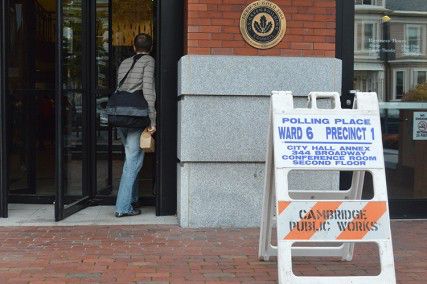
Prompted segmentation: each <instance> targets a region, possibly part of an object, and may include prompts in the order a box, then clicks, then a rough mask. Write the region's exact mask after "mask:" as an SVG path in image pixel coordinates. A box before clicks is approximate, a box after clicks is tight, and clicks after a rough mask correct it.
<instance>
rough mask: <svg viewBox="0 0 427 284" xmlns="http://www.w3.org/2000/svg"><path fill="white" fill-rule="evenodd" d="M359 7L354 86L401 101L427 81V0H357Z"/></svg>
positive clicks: (356, 23)
mask: <svg viewBox="0 0 427 284" xmlns="http://www.w3.org/2000/svg"><path fill="white" fill-rule="evenodd" d="M355 7H356V15H355V25H354V34H355V42H354V54H355V64H354V70H355V72H354V88H355V89H357V90H361V91H372V92H377V93H378V95H379V98H380V100H381V101H396V100H401V99H402V97H403V95H404V94H405V93H407V92H408V91H409V90H411V89H413V88H415V87H416V86H417V85H418V84H421V83H425V82H426V81H427V48H426V44H427V42H426V41H427V34H426V31H427V2H426V1H401V0H375V1H374V0H372V1H364V0H357V1H356V3H355ZM383 17H386V18H383Z"/></svg>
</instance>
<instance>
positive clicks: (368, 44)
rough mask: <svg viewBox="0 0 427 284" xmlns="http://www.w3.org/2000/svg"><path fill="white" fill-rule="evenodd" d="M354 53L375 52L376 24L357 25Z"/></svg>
mask: <svg viewBox="0 0 427 284" xmlns="http://www.w3.org/2000/svg"><path fill="white" fill-rule="evenodd" d="M355 30H356V31H355V34H356V40H355V46H356V51H359V52H360V51H362V52H363V51H368V52H372V51H375V50H376V45H377V39H378V37H379V36H378V33H379V31H378V25H377V23H372V22H371V23H357V24H356V28H355Z"/></svg>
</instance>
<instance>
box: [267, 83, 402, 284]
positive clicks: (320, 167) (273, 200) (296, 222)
mask: <svg viewBox="0 0 427 284" xmlns="http://www.w3.org/2000/svg"><path fill="white" fill-rule="evenodd" d="M318 99H330V100H332V102H333V108H332V109H319V108H318V107H317V103H318ZM269 117H270V118H269V120H270V125H269V133H268V142H267V143H268V144H267V157H266V171H265V174H266V178H265V185H264V187H265V188H264V201H263V216H262V221H261V232H260V243H259V258H260V259H262V260H265V261H267V260H269V259H270V257H271V256H274V255H277V256H278V273H279V283H293V284H294V283H295V284H296V283H307V284H308V283H310V284H311V283H328V284H334V283H395V282H396V279H395V270H394V259H393V249H392V242H391V232H390V217H389V211H388V198H387V188H386V178H385V169H384V159H383V146H382V140H381V139H382V138H381V125H380V116H379V106H378V100H377V95H376V93H357V94H356V98H355V103H354V108H353V109H341V104H340V97H339V94H338V93H326V92H312V93H310V94H309V96H308V108H306V109H296V108H294V103H293V96H292V93H291V92H283V91H282V92H273V94H272V97H271V106H270V116H269ZM293 170H304V171H353V179H352V184H351V187H350V189H349V190H345V191H340V190H329V189H328V190H319V189H316V185H315V184H313V188H314V190H312V191H311V190H310V191H306V190H304V191H302V190H298V189H292V190H291V189H290V188H289V179H288V175H289V173H290V172H291V171H293ZM366 171H369V172H370V173H371V174H372V176H373V183H374V197H373V198H372V199H371V200H362V188H363V182H364V174H365V172H366ZM274 223H276V228H277V246H273V245H272V243H271V239H272V229H273V226H274ZM362 242H375V243H377V244H378V248H379V255H380V261H381V269H382V271H381V273H380V274H379V275H377V276H350V277H349V276H346V277H344V276H338V275H337V276H336V277H314V276H311V277H303V276H301V277H300V276H296V275H294V273H293V272H292V256H308V257H309V256H318V257H322V256H325V257H340V258H341V259H342V260H343V261H351V259H352V257H353V250H354V244H355V243H362ZM295 243H297V245H296V246H295ZM319 243H322V245H321V246H319V245H318V244H319ZM337 243H339V244H340V245H338V246H337V245H336V244H337ZM316 245H317V246H316Z"/></svg>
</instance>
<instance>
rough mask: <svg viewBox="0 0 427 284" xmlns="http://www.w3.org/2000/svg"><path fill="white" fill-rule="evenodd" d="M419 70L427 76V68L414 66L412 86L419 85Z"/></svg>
mask: <svg viewBox="0 0 427 284" xmlns="http://www.w3.org/2000/svg"><path fill="white" fill-rule="evenodd" d="M418 72H425V73H426V78H427V69H424V68H414V69H413V70H412V80H411V86H412V87H413V88H415V87H416V86H417V85H418V82H417V79H418Z"/></svg>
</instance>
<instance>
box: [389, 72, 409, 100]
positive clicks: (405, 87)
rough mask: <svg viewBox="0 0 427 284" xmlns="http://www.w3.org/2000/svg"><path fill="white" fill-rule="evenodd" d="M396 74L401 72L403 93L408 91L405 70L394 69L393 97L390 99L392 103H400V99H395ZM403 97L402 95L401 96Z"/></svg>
mask: <svg viewBox="0 0 427 284" xmlns="http://www.w3.org/2000/svg"><path fill="white" fill-rule="evenodd" d="M397 72H403V93H406V92H407V91H408V82H407V81H408V80H407V75H406V74H407V73H408V72H407V70H405V69H394V70H393V92H392V94H393V97H392V98H391V99H392V100H393V101H400V100H401V99H398V98H397V93H396V84H397ZM402 95H403V94H402Z"/></svg>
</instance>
